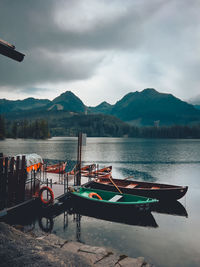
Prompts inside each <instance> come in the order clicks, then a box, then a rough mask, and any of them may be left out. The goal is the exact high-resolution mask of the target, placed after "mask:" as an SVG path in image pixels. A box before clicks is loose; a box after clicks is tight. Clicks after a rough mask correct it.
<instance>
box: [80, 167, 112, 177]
mask: <svg viewBox="0 0 200 267" xmlns="http://www.w3.org/2000/svg"><path fill="white" fill-rule="evenodd" d="M81 175H82V176H84V177H102V178H109V177H111V176H112V166H107V167H104V168H102V169H99V170H94V171H91V172H89V171H81Z"/></svg>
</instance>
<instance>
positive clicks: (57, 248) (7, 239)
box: [0, 222, 152, 267]
mask: <svg viewBox="0 0 200 267" xmlns="http://www.w3.org/2000/svg"><path fill="white" fill-rule="evenodd" d="M17 228H20V227H17ZM0 266H2V267H4V266H5V267H11V266H15V267H18V266H19V267H22V266H31V267H32V266H34V267H35V266H40V267H47V266H52V267H53V266H54V267H60V266H70V267H71V266H73V267H86V266H97V267H99V266H104V267H107V266H108V267H112V266H113V267H114V266H120V267H125V266H126V267H129V266H131V267H152V265H151V264H149V263H146V262H145V260H144V258H143V257H139V258H130V257H127V256H125V255H119V254H117V253H115V252H112V251H108V250H107V249H106V248H104V247H93V246H88V245H85V244H82V243H79V242H71V241H70V242H68V241H66V240H63V239H61V238H59V237H57V236H56V235H54V234H44V233H43V232H41V234H40V235H39V236H35V235H34V234H33V233H32V232H29V233H24V232H23V231H21V230H19V229H16V228H14V227H12V226H10V225H8V224H5V223H3V222H0Z"/></svg>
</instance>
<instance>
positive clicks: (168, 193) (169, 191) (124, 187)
mask: <svg viewBox="0 0 200 267" xmlns="http://www.w3.org/2000/svg"><path fill="white" fill-rule="evenodd" d="M112 180H113V181H114V183H115V184H116V185H117V186H118V188H119V189H120V190H121V191H122V193H125V194H132V195H139V196H144V197H149V198H155V199H159V200H167V201H174V200H177V199H180V198H182V197H183V196H184V195H185V194H186V192H187V190H188V187H187V186H174V185H166V184H156V183H147V182H138V181H126V180H120V179H112ZM107 182H108V183H107ZM131 185H132V188H131ZM133 185H136V186H135V187H133ZM84 186H85V187H88V188H96V189H102V190H108V191H115V192H117V191H118V190H117V188H116V187H115V186H114V185H113V184H112V183H111V182H110V181H109V179H96V180H93V181H91V182H88V183H87V184H85V185H84Z"/></svg>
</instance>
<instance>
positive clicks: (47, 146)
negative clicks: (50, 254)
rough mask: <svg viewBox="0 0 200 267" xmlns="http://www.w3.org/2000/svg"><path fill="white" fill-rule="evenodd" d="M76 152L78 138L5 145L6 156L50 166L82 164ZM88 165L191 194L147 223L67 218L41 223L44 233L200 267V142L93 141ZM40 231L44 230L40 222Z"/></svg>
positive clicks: (1, 147) (1, 148)
mask: <svg viewBox="0 0 200 267" xmlns="http://www.w3.org/2000/svg"><path fill="white" fill-rule="evenodd" d="M76 151H77V140H76V138H64V137H62V138H61V137H60V138H52V139H49V140H45V141H44V140H39V141H37V140H22V139H20V140H12V139H9V140H4V141H1V142H0V152H3V153H4V154H7V155H16V154H19V153H37V154H39V155H41V156H42V157H43V158H44V159H49V160H69V159H70V160H76ZM83 161H84V164H87V163H93V162H94V163H98V164H99V165H100V166H106V165H112V166H113V177H115V178H123V177H127V176H134V179H138V180H141V181H153V182H154V181H156V182H160V183H168V184H177V185H188V186H189V190H188V193H187V195H186V197H184V198H183V199H181V200H180V201H179V202H178V203H176V205H174V206H173V207H170V206H168V207H160V210H159V209H158V208H157V209H154V211H152V213H151V214H148V215H145V216H146V217H145V216H144V217H145V218H144V217H142V216H140V215H135V214H134V220H133V216H128V218H125V217H126V216H125V215H123V219H122V220H121V217H120V216H118V217H116V215H115V214H114V215H113V216H112V214H109V216H108V217H109V218H107V217H106V216H105V215H104V216H99V215H98V214H95V213H94V212H93V213H92V214H87V213H82V214H84V215H82V216H81V217H80V216H78V215H74V214H68V215H67V216H64V214H63V213H61V214H60V215H58V216H57V217H55V218H53V219H52V220H51V221H48V220H47V219H45V218H43V219H40V220H39V222H40V227H41V225H42V226H43V228H44V230H45V229H47V230H48V227H52V225H51V224H52V222H53V229H52V232H53V233H55V234H57V235H59V236H60V237H62V238H66V239H68V240H77V239H78V240H80V241H81V242H84V243H86V244H90V245H97V246H106V247H108V248H111V249H112V250H116V251H118V252H120V253H121V254H126V255H129V256H131V257H139V256H144V257H145V259H146V260H147V261H148V262H151V263H153V264H155V265H156V266H200V254H199V250H200V233H199V225H200V215H199V207H198V203H199V200H200V194H199V190H200V180H199V173H200V140H188V139H187V140H183V139H182V140H178V139H164V140H163V139H126V138H88V139H87V146H86V147H84V148H83ZM175 206H176V207H175ZM89 215H90V216H89ZM91 215H92V216H91ZM97 217H99V218H98V219H97ZM113 217H114V218H113ZM66 222H67V223H66ZM152 224H153V225H152ZM29 227H31V226H29ZM35 227H36V228H39V223H38V220H36V222H35ZM45 227H47V228H45Z"/></svg>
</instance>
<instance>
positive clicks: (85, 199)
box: [70, 187, 158, 210]
mask: <svg viewBox="0 0 200 267" xmlns="http://www.w3.org/2000/svg"><path fill="white" fill-rule="evenodd" d="M70 196H71V198H72V199H73V200H74V201H76V203H77V205H78V206H79V205H80V203H81V204H83V203H84V205H86V206H87V207H90V208H92V207H93V208H94V207H96V208H103V209H105V208H113V209H115V208H117V209H119V208H122V209H127V208H128V209H129V208H137V209H140V210H148V209H149V206H150V204H153V203H156V202H157V201H158V200H156V199H151V198H146V197H141V196H134V195H129V194H120V193H119V192H118V193H116V192H111V191H104V190H98V189H90V188H84V187H80V188H78V189H77V190H74V191H72V192H70Z"/></svg>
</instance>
